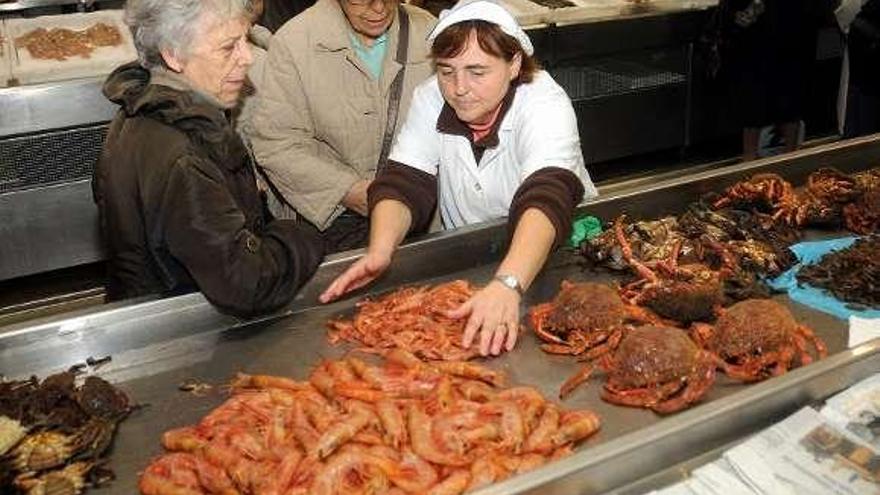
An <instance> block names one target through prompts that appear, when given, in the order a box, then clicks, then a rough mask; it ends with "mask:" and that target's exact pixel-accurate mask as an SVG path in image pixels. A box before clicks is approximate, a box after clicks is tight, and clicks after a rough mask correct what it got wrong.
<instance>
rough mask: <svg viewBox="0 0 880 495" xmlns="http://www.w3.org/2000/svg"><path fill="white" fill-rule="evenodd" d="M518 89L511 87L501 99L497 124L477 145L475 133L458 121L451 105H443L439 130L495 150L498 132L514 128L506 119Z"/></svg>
mask: <svg viewBox="0 0 880 495" xmlns="http://www.w3.org/2000/svg"><path fill="white" fill-rule="evenodd" d="M516 87H517V85H516V84H511V85H510V88H508V90H507V94H505V95H504V98H502V99H501V110H500V111H499V112H498V117H497V118H496V119H495V123H494V124H492V128H491V129H490V130H489V134H487V135H486V136H485V137H483V139H481V140H479V141H477V142H476V143H474V141H473V132H472V131H471V129H470V127H468V126H467V124H465V123H464V122H462V121H461V120H459V119H458V117H457V116H456V115H455V110H453V109H452V107H451V106H449V103H443V109H442V110H440V116H438V117H437V130H438V131H440V132H442V133H444V134H452V135H456V136H464V137H466V138H467V139H468V141H470V142H471V143H473V145H474V146H479V147H481V148H494V147H496V146H498V143H499V142H500V140H499V138H498V131H500V130H501V129H504V130H508V129H510V128H511V127H512V126H513V124H512V123H511V122H507V121H506V120H509V119H505V117H506V116H507V113H508V111H509V110H510V107H511V106H512V105H513V97H514V96H515V95H516Z"/></svg>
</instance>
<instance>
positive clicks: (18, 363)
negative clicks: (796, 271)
mask: <svg viewBox="0 0 880 495" xmlns="http://www.w3.org/2000/svg"><path fill="white" fill-rule="evenodd" d="M878 158H880V141H878V138H876V137H871V138H864V139H859V140H853V141H849V142H842V143H836V144H833V145H828V146H822V147H818V148H816V149H813V150H809V151H803V152H800V153H796V154H792V155H790V156H787V157H782V158H773V159H766V160H762V161H759V162H752V163H749V164H747V165H738V166H732V167H727V168H724V169H719V170H712V171H707V172H702V173H700V174H696V175H694V176H689V177H680V178H673V179H669V180H666V181H658V182H657V183H655V184H653V185H652V186H650V187H649V188H644V189H642V190H640V191H632V190H625V189H618V190H617V191H618V192H616V193H615V194H612V195H607V196H606V197H603V198H601V199H599V200H598V201H595V202H593V203H590V204H587V205H585V206H584V207H583V209H584V210H585V211H589V212H591V213H593V214H597V215H599V216H602V217H605V218H610V217H613V216H614V215H616V214H618V213H619V212H621V211H622V210H626V211H627V212H628V213H629V214H631V215H634V216H639V215H644V216H655V215H660V214H665V213H670V212H675V211H676V209H680V208H681V207H682V206H684V205H685V204H686V203H687V202H688V201H690V200H691V199H693V198H694V197H695V195H696V194H698V193H700V192H702V191H706V190H717V189H719V188H722V187H725V186H726V185H729V184H730V183H733V182H734V181H736V180H739V179H741V178H743V177H745V176H747V175H750V174H752V173H756V172H759V171H760V172H766V171H776V172H779V173H782V174H783V175H784V176H786V177H788V178H789V179H791V180H793V181H795V182H800V181H802V180H803V178H805V177H806V175H807V174H808V173H809V172H810V171H811V170H814V169H815V168H818V167H819V166H824V165H827V164H835V165H836V166H838V167H839V168H841V169H843V170H858V169H863V168H866V166H867V165H868V164H872V163H876V161H877V159H878ZM505 238H506V234H505V226H504V224H503V223H501V222H495V223H491V224H486V225H481V226H472V227H468V228H465V229H461V230H458V231H455V232H447V233H442V234H437V235H433V236H429V237H427V238H425V239H424V240H421V241H418V242H415V243H413V244H410V245H408V246H406V247H404V248H403V249H402V250H401V251H400V252H399V253H398V256H397V257H396V259H395V262H394V265H393V266H392V269H391V271H390V273H389V274H388V276H386V277H385V278H384V279H383V280H381V281H380V282H379V283H378V284H377V285H375V286H374V287H372V288H371V289H370V292H371V293H377V292H381V291H385V290H388V289H390V288H393V287H396V286H399V285H400V284H403V283H415V282H418V283H434V282H439V281H442V280H448V279H452V278H467V279H470V280H472V281H474V282H476V283H482V282H485V281H487V280H488V279H489V278H490V276H491V274H492V273H493V268H494V266H495V264H496V263H497V261H498V260H499V258H500V256H501V255H502V254H503V252H504V247H505V246H504V240H505ZM357 255H358V253H356V252H354V253H343V254H340V255H337V256H334V257H332V258H330V259H329V260H328V261H327V262H325V264H324V265H323V266H322V267H321V269H320V270H319V272H318V274H317V275H316V277H315V278H314V280H313V281H312V282H311V283H310V284H309V285H307V286H306V287H305V288H304V290H303V291H302V292H301V293H300V295H299V296H298V297H297V299H296V301H294V303H293V304H292V305H291V307H290V308H289V309H288V310H287V311H285V312H282V313H280V314H277V315H273V316H269V317H266V318H263V319H258V320H252V321H239V320H237V319H235V318H231V317H228V316H223V315H220V314H218V313H216V312H215V311H214V310H213V309H212V308H211V307H210V305H208V304H207V303H206V302H205V300H204V298H203V297H202V296H201V295H198V294H193V295H187V296H182V297H178V298H173V299H166V300H145V301H139V302H138V303H137V304H133V303H129V304H119V305H111V306H108V307H106V308H104V310H103V311H89V312H82V313H76V314H71V315H67V316H65V317H60V318H55V319H52V320H48V321H45V322H42V323H36V324H32V325H22V326H16V327H8V328H5V329H0V373H3V374H5V375H7V376H10V377H18V376H23V375H28V374H30V373H37V374H40V375H44V374H46V373H49V372H52V371H57V370H60V369H64V368H66V367H68V366H70V365H72V364H75V363H78V362H82V361H84V360H85V359H86V358H87V357H90V356H91V357H95V358H100V357H103V356H104V355H108V354H109V355H112V356H113V361H112V362H111V363H110V364H109V365H107V366H106V367H104V368H100V369H99V370H97V372H98V373H99V374H101V375H102V376H104V377H106V378H108V379H110V380H112V381H115V382H118V383H120V385H121V387H123V388H124V389H125V390H127V391H128V392H129V393H130V394H131V395H132V397H134V398H135V399H136V400H137V401H138V402H140V403H142V404H146V406H147V407H145V408H143V409H141V410H139V411H137V412H136V413H134V414H133V415H132V416H131V417H130V418H129V419H127V420H126V421H125V422H124V423H123V424H122V425H121V427H120V430H119V435H118V437H117V438H116V442H115V446H114V451H113V456H112V458H111V462H110V467H112V468H113V469H114V470H115V471H116V473H117V475H118V479H117V480H116V481H115V482H113V483H112V484H111V485H110V486H108V487H106V488H103V489H101V490H96V491H95V493H120V494H122V493H125V494H131V493H136V483H137V475H138V472H139V471H140V470H142V469H143V468H144V467H145V466H146V464H147V463H148V462H149V459H150V458H151V457H152V456H154V455H156V454H159V453H160V452H161V447H160V445H159V438H160V435H161V433H162V432H163V431H165V430H167V429H170V428H173V427H177V426H181V425H184V424H191V423H194V422H196V421H197V420H198V419H199V418H200V417H201V416H203V415H204V414H205V413H206V412H207V411H209V410H210V409H211V408H213V407H216V406H217V405H218V404H219V403H220V402H222V401H223V400H224V398H225V394H224V393H223V391H222V389H221V388H219V387H218V388H216V389H215V390H217V393H215V394H212V395H209V396H205V397H195V396H192V395H189V394H186V393H183V392H180V391H178V390H177V385H178V384H179V383H181V382H183V381H184V380H185V379H187V378H196V379H200V380H203V381H206V382H211V383H215V384H223V383H225V382H226V381H227V380H228V379H229V378H230V377H231V376H232V375H233V374H234V373H235V372H236V371H249V372H259V373H273V374H284V375H291V376H295V377H303V376H305V374H306V373H307V371H308V370H309V369H310V368H311V366H313V365H314V364H316V363H317V361H318V360H319V359H320V358H321V357H335V356H339V355H341V354H342V353H344V352H345V351H346V350H347V349H348V348H347V347H329V346H328V345H327V344H326V337H325V331H324V322H325V321H326V320H327V319H329V318H331V317H332V316H335V315H338V314H340V313H346V312H350V311H352V310H353V306H354V302H355V300H356V299H355V298H352V299H348V300H345V301H341V302H338V303H334V304H331V305H326V306H318V305H317V304H316V303H315V302H314V301H315V297H316V295H317V294H318V293H319V292H320V290H321V289H323V288H324V287H325V286H326V285H327V283H328V281H329V280H331V279H332V278H333V277H335V275H336V274H338V273H339V272H340V271H341V270H343V269H344V268H345V267H346V266H347V265H348V264H349V263H350V262H351V261H352V260H353V259H355V258H356V256H357ZM578 261H579V260H578V258H576V257H572V256H570V255H567V253H565V252H559V253H557V254H556V255H555V256H554V257H553V258H552V259H551V261H550V263H549V265H548V266H547V268H546V269H545V270H544V272H543V273H542V275H541V276H540V277H539V279H538V280H537V281H536V283H535V284H534V286H533V288H532V289H531V290H530V291H529V294H528V295H527V297H526V298H525V301H524V308H523V309H525V306H528V305H532V304H535V303H538V302H542V301H545V300H547V299H549V298H550V297H552V295H553V294H554V293H555V292H556V290H557V287H558V284H559V281H560V280H561V279H563V278H568V279H574V280H586V279H589V280H609V275H607V274H604V273H591V272H587V271H584V270H583V268H582V266H581V265H580V264H579V262H578ZM361 295H363V294H361ZM780 300H782V301H784V302H786V303H788V302H787V301H786V299H785V298H784V297H783V298H780ZM788 304H791V306H792V308H793V310H794V311H795V313H796V317H797V318H798V319H799V320H801V321H803V322H806V323H807V324H809V325H810V326H812V327H813V328H815V329H816V330H817V332H818V333H819V334H820V335H821V336H822V337H823V338H824V339H825V340H826V342H827V343H828V345H829V348H830V350H831V353H832V355H831V356H829V357H828V358H827V359H825V360H822V361H819V362H817V363H814V364H812V365H810V366H807V367H805V368H800V369H797V370H794V371H792V372H791V373H788V374H786V375H784V376H781V377H777V378H774V379H771V380H768V381H766V382H763V383H760V384H756V385H751V386H744V385H739V384H733V383H731V382H729V381H727V380H726V379H724V378H722V379H720V380H719V383H718V385H717V386H716V387H715V388H714V389H713V391H712V392H711V393H710V394H709V396H708V397H707V399H706V401H705V402H704V403H703V404H702V405H699V406H697V407H695V408H692V409H690V410H687V411H684V412H682V413H679V414H676V415H672V416H669V417H661V416H658V415H655V414H653V413H651V412H648V411H645V410H641V409H629V408H622V407H616V406H612V405H609V404H606V403H604V402H602V401H601V400H599V399H598V394H597V390H598V388H599V384H600V383H601V379H600V378H596V379H594V380H593V381H592V382H591V383H590V384H589V385H586V386H583V387H582V388H580V389H579V390H578V391H577V392H576V393H575V394H573V395H572V397H571V398H569V399H568V400H566V401H565V402H564V405H565V406H566V407H571V408H579V407H588V408H592V409H594V410H595V411H597V412H598V413H599V414H600V415H601V416H602V418H603V420H604V425H603V428H602V430H601V431H600V433H599V434H597V435H596V436H595V437H594V438H592V439H590V440H589V441H588V442H586V443H585V444H584V445H583V446H582V447H581V448H580V449H579V450H578V451H577V452H576V453H575V454H574V455H573V456H571V457H569V458H566V459H563V460H560V461H557V462H555V463H553V464H550V465H548V466H545V467H543V468H541V469H539V470H536V471H533V472H530V473H526V474H524V475H521V476H518V477H516V478H512V479H510V480H507V481H505V482H502V483H499V484H496V485H493V486H490V487H487V488H485V489H482V490H480V491H478V492H475V493H479V494H480V495H488V494H502V493H504V494H509V493H542V494H555V493H560V494H561V493H567V494H568V493H600V492H603V491H607V490H609V489H613V488H615V487H619V486H623V485H625V484H627V483H630V482H633V481H635V480H638V479H640V478H644V477H645V476H648V475H650V474H651V473H654V472H657V471H660V470H663V469H664V468H667V467H669V466H671V465H673V464H675V463H678V462H681V461H684V460H686V459H690V458H693V457H694V456H697V455H699V454H700V453H703V452H706V451H709V450H711V449H714V448H716V447H718V446H719V445H722V444H725V443H728V442H730V441H732V440H735V439H736V438H741V437H742V436H743V435H747V434H749V433H751V432H753V431H756V430H757V429H760V428H762V427H764V426H766V425H767V424H769V423H770V422H772V421H774V420H776V419H778V418H780V417H783V416H785V415H786V414H788V413H790V412H792V411H794V410H796V409H797V408H799V407H801V406H803V405H804V404H806V403H809V402H811V401H816V400H821V399H824V398H825V397H827V396H829V395H830V394H832V393H834V392H836V391H838V390H841V389H843V388H845V387H846V386H848V385H849V384H851V383H854V382H855V381H857V380H859V379H861V378H863V377H865V376H867V375H868V374H870V373H872V372H874V371H875V370H876V369H877V368H878V366H880V340H875V341H872V342H870V343H867V344H864V345H861V346H859V347H857V348H855V349H850V350H846V349H845V342H846V339H847V331H846V326H845V324H844V322H843V321H840V320H836V319H834V318H832V317H830V316H827V315H824V314H822V313H817V312H814V311H811V310H809V309H807V308H804V307H801V306H798V305H796V304H794V303H788ZM488 364H489V365H490V366H492V367H496V368H499V369H503V370H505V371H507V372H508V373H509V375H510V378H511V381H512V382H514V383H528V384H532V385H535V386H537V387H538V388H539V389H541V390H542V391H543V392H544V393H545V394H546V395H548V396H554V395H555V394H556V392H557V390H558V387H559V384H560V382H561V381H562V380H564V379H565V378H566V377H567V376H568V375H569V374H570V373H572V372H573V371H574V370H575V369H576V368H577V366H578V364H577V363H576V362H575V361H574V360H572V359H570V358H565V357H560V356H548V355H545V354H544V353H542V352H540V351H539V350H538V349H537V348H536V341H535V338H534V337H533V336H532V335H531V334H530V333H526V334H525V335H523V338H522V340H521V342H520V344H519V345H518V347H517V349H516V350H515V351H514V352H512V353H510V354H508V355H506V356H504V357H502V358H499V359H494V360H491V361H489V363H488Z"/></svg>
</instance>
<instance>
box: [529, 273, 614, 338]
mask: <svg viewBox="0 0 880 495" xmlns="http://www.w3.org/2000/svg"><path fill="white" fill-rule="evenodd" d="M550 304H551V307H552V308H553V309H552V311H551V312H550V314H549V315H548V316H547V320H546V322H545V323H544V324H545V326H546V327H547V328H548V329H549V331H550V332H552V333H555V334H562V335H565V334H567V333H568V332H571V331H574V330H593V329H596V330H604V329H608V328H612V327H614V326H616V325H620V324H621V323H622V322H623V321H624V320H625V319H626V317H627V309H626V304H625V303H624V302H623V301H622V300H621V299H620V296H619V295H617V292H616V291H615V290H614V289H613V288H611V287H609V286H607V285H602V284H594V283H579V284H573V283H571V282H568V281H563V282H562V290H561V291H560V292H559V294H557V295H556V297H555V298H554V299H553V301H552V302H551V303H550Z"/></svg>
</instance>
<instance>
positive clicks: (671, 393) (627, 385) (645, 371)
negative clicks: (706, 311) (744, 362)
mask: <svg viewBox="0 0 880 495" xmlns="http://www.w3.org/2000/svg"><path fill="white" fill-rule="evenodd" d="M717 366H718V358H717V356H715V355H713V354H712V353H711V352H708V351H706V350H703V349H700V348H699V347H698V346H697V345H696V344H695V343H694V342H693V341H692V340H691V339H690V338H689V337H688V335H687V333H686V332H685V331H684V330H681V329H680V328H675V327H667V326H654V325H645V326H641V327H637V328H635V329H633V330H631V331H629V332H627V333H626V334H625V335H624V336H623V339H622V340H621V342H620V345H619V346H618V347H617V349H616V350H614V352H613V354H612V353H611V352H609V353H607V354H604V355H603V356H602V357H601V358H600V359H599V367H600V368H602V369H603V370H604V371H605V372H606V374H607V376H608V378H607V381H606V382H605V387H604V389H603V390H602V399H603V400H605V401H608V402H611V403H614V404H619V405H623V406H630V407H645V408H648V409H651V410H653V411H655V412H657V413H661V414H666V413H672V412H676V411H680V410H682V409H684V408H686V407H688V406H689V405H690V404H692V403H695V402H697V401H699V400H700V399H702V398H703V396H705V395H706V393H707V392H708V391H709V389H710V388H711V387H712V385H713V384H714V383H715V369H716V367H717ZM593 369H594V366H593V365H592V364H588V365H586V366H584V367H583V368H582V369H581V371H579V372H578V373H576V374H575V375H574V376H572V377H571V378H569V379H568V380H567V381H566V382H565V383H564V384H563V385H562V389H561V391H560V396H561V397H563V396H565V395H568V393H570V392H571V391H572V390H574V388H576V387H577V386H578V385H580V384H581V383H583V382H584V381H586V380H587V379H588V378H589V377H590V374H591V373H592V372H593Z"/></svg>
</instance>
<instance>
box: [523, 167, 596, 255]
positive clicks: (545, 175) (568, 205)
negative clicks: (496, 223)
mask: <svg viewBox="0 0 880 495" xmlns="http://www.w3.org/2000/svg"><path fill="white" fill-rule="evenodd" d="M583 197H584V185H583V184H581V181H580V180H579V179H578V178H577V176H576V175H575V174H574V173H573V172H572V171H571V170H566V169H564V168H559V167H546V168H542V169H540V170H538V171H536V172H535V173H533V174H532V175H530V176H528V177H527V178H526V180H525V181H523V183H522V184H520V186H519V189H517V190H516V194H514V196H513V201H512V202H511V203H510V214H509V215H508V222H507V225H508V229H509V230H510V235H511V236H512V235H513V232H514V230H515V229H516V226H517V224H518V223H519V219H520V217H522V214H523V213H525V211H526V210H528V209H529V208H537V209H539V210H541V212H543V213H544V214H545V215H547V218H549V219H550V222H552V223H553V226H554V227H555V228H556V241H555V244H556V245H557V246H558V245H560V244H562V243H564V242H565V239H566V237H568V234H569V231H570V230H571V216H572V214H573V212H574V208H575V207H576V206H577V205H578V203H580V201H581V199H583Z"/></svg>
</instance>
